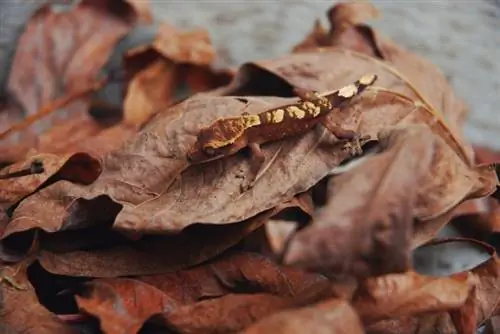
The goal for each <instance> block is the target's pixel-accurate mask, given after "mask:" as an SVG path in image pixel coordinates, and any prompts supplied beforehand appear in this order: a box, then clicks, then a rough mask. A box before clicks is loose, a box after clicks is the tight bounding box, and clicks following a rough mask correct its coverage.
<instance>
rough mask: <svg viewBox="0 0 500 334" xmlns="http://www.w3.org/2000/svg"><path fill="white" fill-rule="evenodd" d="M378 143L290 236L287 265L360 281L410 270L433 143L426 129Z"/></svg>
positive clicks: (386, 136) (383, 137) (395, 133)
mask: <svg viewBox="0 0 500 334" xmlns="http://www.w3.org/2000/svg"><path fill="white" fill-rule="evenodd" d="M379 139H380V146H381V148H382V150H383V152H382V153H380V154H378V155H376V156H374V157H371V158H367V159H366V161H364V162H363V163H362V164H361V165H359V166H358V167H356V168H354V169H352V170H351V171H349V172H346V173H344V174H342V175H340V176H338V177H335V178H333V179H332V184H330V185H329V199H328V202H327V204H326V205H325V207H324V208H322V209H321V211H320V212H319V213H318V214H317V215H315V216H314V217H313V223H312V225H311V226H310V227H306V228H305V229H302V230H300V231H299V232H297V234H296V235H294V236H293V237H292V239H291V240H290V243H289V246H288V249H287V252H286V253H285V257H284V260H285V262H286V263H289V264H293V265H297V266H300V267H303V268H307V269H310V270H317V271H321V272H327V273H329V274H331V275H343V274H344V275H355V276H362V277H363V276H372V275H381V274H386V273H390V272H393V271H396V272H397V271H404V270H407V269H408V266H409V262H408V256H409V250H410V237H411V226H412V222H413V219H412V215H413V214H412V213H413V210H414V207H415V205H416V201H417V196H418V190H419V186H420V183H421V182H422V180H423V177H424V175H425V174H427V173H428V170H429V167H430V163H431V161H432V157H433V155H434V141H435V139H434V136H433V134H432V132H431V131H430V130H429V128H428V127H426V126H424V125H419V126H416V125H415V126H410V127H407V128H403V127H400V128H395V129H393V130H392V131H389V132H387V133H381V134H380V138H379Z"/></svg>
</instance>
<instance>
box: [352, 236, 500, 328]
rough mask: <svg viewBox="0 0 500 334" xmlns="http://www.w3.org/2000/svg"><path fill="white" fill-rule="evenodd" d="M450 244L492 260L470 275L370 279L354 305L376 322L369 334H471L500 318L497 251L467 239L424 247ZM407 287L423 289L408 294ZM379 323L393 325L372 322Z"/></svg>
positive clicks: (468, 272)
mask: <svg viewBox="0 0 500 334" xmlns="http://www.w3.org/2000/svg"><path fill="white" fill-rule="evenodd" d="M448 243H466V244H473V245H475V246H477V247H480V248H482V249H483V250H484V251H486V252H487V253H489V254H490V255H491V256H490V258H489V259H488V260H487V261H485V262H483V263H482V264H480V265H478V266H476V267H474V268H472V269H471V270H469V271H467V272H461V273H456V274H452V275H450V276H445V277H431V276H420V275H418V274H415V273H408V274H406V276H407V277H406V278H405V277H404V275H388V276H386V277H379V278H374V279H368V280H367V281H366V282H365V283H364V285H363V288H361V289H360V290H359V292H358V297H356V298H355V301H354V302H353V305H355V307H356V305H357V306H358V307H356V309H357V310H358V312H359V314H360V315H361V317H362V318H364V319H366V321H365V322H366V323H367V324H368V323H372V325H370V326H369V327H367V332H368V333H422V334H424V333H436V332H442V333H473V332H474V331H475V329H477V328H478V327H479V326H480V325H481V324H482V323H484V321H485V320H487V319H489V318H491V317H493V316H496V315H499V314H500V308H499V307H498V305H499V298H500V295H499V292H498V291H499V277H500V275H499V273H500V272H499V260H498V257H497V255H496V253H495V250H494V249H493V248H492V247H491V246H489V245H488V244H485V243H481V242H479V241H476V240H473V239H465V238H452V239H442V240H435V241H431V242H429V243H427V244H425V245H424V246H422V247H429V246H433V247H435V246H436V245H440V244H441V245H446V244H448ZM450 280H455V282H453V283H452V282H451V281H450ZM426 281H427V282H426ZM447 281H448V282H447ZM460 282H461V283H460ZM409 283H411V284H416V285H417V286H421V289H418V290H414V289H412V290H411V291H409V290H410V289H411V286H409V285H408V284H409ZM460 284H462V286H460ZM464 285H467V286H468V293H465V286H464ZM375 291H377V292H376V293H375ZM391 295H392V297H391ZM392 298H394V299H392ZM356 299H357V301H356ZM429 312H431V313H429ZM363 314H365V315H364V316H363ZM398 316H399V318H398ZM381 318H385V319H391V320H384V321H380V322H377V323H373V322H374V321H375V320H376V319H381Z"/></svg>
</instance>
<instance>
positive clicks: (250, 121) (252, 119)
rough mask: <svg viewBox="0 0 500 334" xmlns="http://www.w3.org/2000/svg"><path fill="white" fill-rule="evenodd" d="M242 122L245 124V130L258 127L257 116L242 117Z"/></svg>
mask: <svg viewBox="0 0 500 334" xmlns="http://www.w3.org/2000/svg"><path fill="white" fill-rule="evenodd" d="M243 120H244V122H245V128H251V127H252V126H257V125H260V118H259V115H244V116H243Z"/></svg>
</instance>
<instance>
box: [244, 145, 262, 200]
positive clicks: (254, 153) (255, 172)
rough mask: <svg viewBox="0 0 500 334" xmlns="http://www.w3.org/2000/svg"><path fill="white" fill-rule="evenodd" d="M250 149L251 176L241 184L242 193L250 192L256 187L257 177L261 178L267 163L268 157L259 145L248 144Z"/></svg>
mask: <svg viewBox="0 0 500 334" xmlns="http://www.w3.org/2000/svg"><path fill="white" fill-rule="evenodd" d="M248 149H249V150H250V160H249V163H250V175H249V176H248V177H245V178H244V179H243V181H242V183H241V186H240V188H241V191H242V192H245V191H247V190H249V189H250V188H252V187H253V186H254V185H255V182H256V181H257V177H258V176H260V173H261V172H262V170H263V168H264V163H265V162H266V157H265V156H264V152H262V150H261V149H260V145H259V144H257V143H248Z"/></svg>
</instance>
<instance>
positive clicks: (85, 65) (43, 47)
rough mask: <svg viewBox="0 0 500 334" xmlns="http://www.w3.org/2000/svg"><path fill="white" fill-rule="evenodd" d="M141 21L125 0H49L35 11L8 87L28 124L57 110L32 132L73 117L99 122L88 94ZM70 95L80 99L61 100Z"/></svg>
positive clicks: (17, 53)
mask: <svg viewBox="0 0 500 334" xmlns="http://www.w3.org/2000/svg"><path fill="white" fill-rule="evenodd" d="M136 20H137V13H136V12H135V10H134V8H133V7H131V5H129V4H128V3H127V2H123V1H95V0H83V1H81V2H80V3H79V4H78V5H77V6H75V7H74V8H73V9H71V10H69V11H66V12H56V11H55V10H53V8H52V7H51V6H50V5H49V4H47V5H44V6H42V7H41V8H40V9H39V10H38V11H37V12H36V13H35V14H34V15H33V16H32V18H31V19H30V21H29V23H28V25H27V27H26V29H25V31H24V32H23V34H22V35H21V37H20V40H19V42H18V46H17V51H16V54H15V56H14V60H13V64H12V71H11V73H10V76H9V80H8V86H7V91H8V94H9V96H10V98H11V99H13V100H14V101H15V103H16V104H17V105H19V107H20V108H22V109H23V111H24V112H23V113H22V114H21V117H22V118H26V120H25V123H26V126H29V125H31V124H32V120H31V119H32V118H33V117H36V116H37V115H38V113H41V114H48V113H50V112H52V111H53V113H52V114H51V115H50V116H45V117H44V118H43V120H42V121H40V122H36V123H35V124H34V125H32V126H31V127H30V129H29V130H28V131H31V132H32V133H33V134H35V135H40V134H41V133H44V132H45V133H46V132H51V131H56V130H55V129H50V128H52V126H54V125H60V124H61V123H65V122H66V121H67V120H68V119H72V120H76V119H79V120H80V121H81V122H90V121H93V122H95V121H94V120H93V119H92V118H91V116H90V115H88V113H87V109H88V105H89V93H91V92H92V91H93V90H95V89H98V88H99V87H100V85H99V84H97V85H96V79H97V78H96V77H97V75H98V74H99V72H100V70H101V68H102V67H103V65H104V64H105V62H106V61H107V60H108V57H109V55H110V54H111V52H112V51H113V48H114V46H115V45H116V43H117V42H118V41H119V40H120V39H121V38H122V37H123V36H125V35H126V34H127V33H128V32H129V31H130V30H131V29H132V28H133V26H134V24H135V23H136ZM96 86H97V87H96ZM67 97H75V98H74V99H70V101H66V103H61V102H60V101H62V100H65V99H66V98H67ZM54 101H59V102H58V103H59V104H62V105H59V106H58V103H55V102H54ZM18 121H21V119H19V120H18ZM14 132H15V131H14ZM10 139H14V140H13V141H12V140H11V141H10V144H11V145H12V144H16V141H15V138H10ZM65 139H67V138H65ZM38 145H39V144H38V143H35V147H38ZM46 149H47V147H44V151H47V150H46ZM19 156H22V154H20V155H19Z"/></svg>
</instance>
